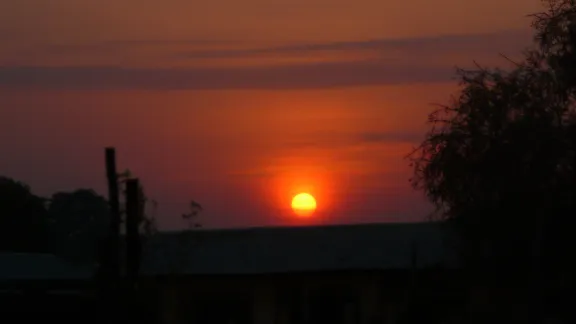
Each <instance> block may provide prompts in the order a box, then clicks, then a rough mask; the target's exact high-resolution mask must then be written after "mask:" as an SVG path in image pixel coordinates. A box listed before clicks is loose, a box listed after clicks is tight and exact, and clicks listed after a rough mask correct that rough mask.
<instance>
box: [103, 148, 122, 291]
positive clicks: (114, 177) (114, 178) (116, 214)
mask: <svg viewBox="0 0 576 324" xmlns="http://www.w3.org/2000/svg"><path fill="white" fill-rule="evenodd" d="M106 177H107V179H108V203H109V204H110V228H109V230H108V235H109V236H108V250H107V251H106V252H107V253H106V270H107V271H106V274H107V275H108V279H110V280H111V282H114V283H113V284H112V285H116V284H117V283H118V280H119V279H120V223H121V220H120V192H119V190H118V172H117V170H116V149H115V148H113V147H107V148H106Z"/></svg>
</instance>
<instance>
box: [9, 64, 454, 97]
mask: <svg viewBox="0 0 576 324" xmlns="http://www.w3.org/2000/svg"><path fill="white" fill-rule="evenodd" d="M452 72H453V71H452V70H451V69H450V68H449V67H444V68H438V67H426V66H417V65H415V66H395V64H394V63H393V62H386V61H360V62H339V63H325V64H299V65H289V66H271V67H246V68H188V69H186V68H177V69H176V68H174V69H138V68H119V67H41V66H29V67H0V86H1V87H4V88H45V89H70V90H82V89H102V90H105V89H110V90H113V89H144V90H146V89H148V90H183V89H203V90H211V89H301V88H334V87H349V86H362V85H382V84H403V83H415V82H442V81H447V80H450V79H451V78H452Z"/></svg>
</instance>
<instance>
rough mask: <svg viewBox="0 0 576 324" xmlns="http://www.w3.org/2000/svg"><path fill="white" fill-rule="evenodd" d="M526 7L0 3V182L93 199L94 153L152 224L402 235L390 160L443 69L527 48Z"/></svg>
mask: <svg viewBox="0 0 576 324" xmlns="http://www.w3.org/2000/svg"><path fill="white" fill-rule="evenodd" d="M539 3H540V1H538V0H522V1H518V0H484V1H465V0H438V1H429V0H413V1H382V0H354V1H352V0H267V1H264V0H245V1H236V0H214V1H204V2H203V3H200V4H199V3H197V2H194V1H184V0H165V1H152V0H139V1H136V0H117V1H102V0H101V1H95V0H83V1H77V0H52V1H45V0H8V1H3V2H0V49H1V50H0V98H2V100H1V101H0V117H1V118H0V123H1V124H2V127H1V128H0V147H1V148H2V151H3V154H2V155H3V158H2V159H0V173H1V174H5V175H8V176H12V177H15V178H18V179H20V180H23V181H25V182H28V183H29V184H30V185H31V186H32V187H33V189H35V191H36V192H38V193H40V194H49V193H51V192H53V191H55V190H69V189H73V188H77V187H94V188H96V189H98V190H99V191H100V192H102V193H104V178H103V175H104V171H103V147H104V146H106V145H115V146H116V147H117V149H118V154H119V156H120V159H119V164H120V167H122V168H124V167H130V168H131V169H132V170H133V171H134V172H135V173H136V174H138V175H139V176H141V177H142V179H143V181H144V182H145V184H146V185H147V188H148V191H149V192H150V195H151V196H153V197H154V198H156V199H157V200H158V201H159V203H160V210H159V218H160V219H159V223H160V224H161V226H163V227H165V228H174V227H181V226H183V223H182V221H181V220H180V219H179V218H178V215H180V213H181V212H184V211H185V203H186V201H187V200H188V199H189V198H194V199H196V200H198V201H199V202H200V203H202V204H203V205H204V206H205V208H206V210H205V212H204V214H203V219H202V222H203V223H205V224H206V225H207V226H218V227H222V226H224V227H228V226H253V225H274V224H276V225H278V224H297V223H298V222H302V220H297V219H294V218H291V217H290V215H291V213H290V212H289V211H287V210H286V209H287V208H289V205H290V199H291V195H292V194H293V193H296V192H297V191H299V190H307V191H310V192H311V193H313V194H314V195H315V196H316V198H317V200H318V206H319V209H318V213H317V214H316V215H317V217H316V218H314V219H312V220H309V221H307V222H322V223H326V222H328V223H343V222H346V223H349V222H367V221H401V220H409V221H412V220H418V219H422V218H423V217H424V216H426V213H427V212H428V211H429V210H430V206H428V205H427V203H426V202H425V201H424V199H423V198H422V197H421V194H420V193H415V192H413V191H412V189H411V188H410V187H409V184H408V178H409V177H410V172H409V171H410V170H409V169H408V166H407V162H406V161H405V160H403V157H404V156H405V155H406V154H407V153H409V152H410V149H411V147H412V146H413V145H415V143H417V142H418V141H419V140H420V139H422V137H423V133H424V131H425V129H426V128H425V124H424V122H425V121H426V115H427V113H428V112H429V111H430V109H431V106H430V105H429V104H430V103H433V102H446V100H447V99H448V98H449V96H450V95H451V94H452V93H454V91H455V90H456V87H455V85H454V83H453V75H454V74H453V67H454V66H456V65H460V66H466V65H469V64H470V63H471V62H472V60H477V61H479V62H482V63H485V64H491V65H492V64H500V63H501V62H502V60H501V59H500V58H499V56H498V53H506V54H508V55H511V56H514V55H517V54H518V53H519V52H520V51H521V50H522V48H523V47H525V46H527V45H529V44H530V31H529V30H528V28H527V27H528V26H529V23H530V20H529V19H528V18H526V14H529V13H532V12H535V11H538V10H539V9H540V7H539Z"/></svg>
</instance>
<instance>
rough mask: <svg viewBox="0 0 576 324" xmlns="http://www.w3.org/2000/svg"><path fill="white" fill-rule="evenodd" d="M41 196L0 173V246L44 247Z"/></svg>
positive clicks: (10, 248)
mask: <svg viewBox="0 0 576 324" xmlns="http://www.w3.org/2000/svg"><path fill="white" fill-rule="evenodd" d="M46 226H47V218H46V208H45V200H44V199H43V198H41V197H39V196H36V195H34V194H33V193H32V192H31V190H30V187H28V185H26V184H24V183H22V182H19V181H16V180H14V179H11V178H8V177H1V176H0V250H4V251H15V252H45V251H46V248H47V246H46V235H45V234H46Z"/></svg>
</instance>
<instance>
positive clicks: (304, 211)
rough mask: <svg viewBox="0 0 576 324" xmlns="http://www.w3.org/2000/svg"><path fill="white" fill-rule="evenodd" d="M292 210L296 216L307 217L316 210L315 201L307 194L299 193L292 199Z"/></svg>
mask: <svg viewBox="0 0 576 324" xmlns="http://www.w3.org/2000/svg"><path fill="white" fill-rule="evenodd" d="M292 210H294V212H295V213H296V215H298V216H301V217H309V216H311V215H312V214H313V213H314V211H315V210H316V199H315V198H314V196H312V195H311V194H309V193H305V192H303V193H299V194H297V195H296V196H294V198H292Z"/></svg>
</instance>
